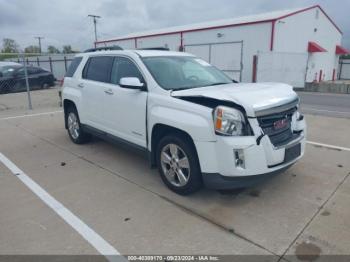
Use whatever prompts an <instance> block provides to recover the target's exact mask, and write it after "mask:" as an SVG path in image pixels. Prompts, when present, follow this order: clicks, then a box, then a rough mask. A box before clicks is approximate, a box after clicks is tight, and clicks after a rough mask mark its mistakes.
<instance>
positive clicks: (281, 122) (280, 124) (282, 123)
mask: <svg viewBox="0 0 350 262" xmlns="http://www.w3.org/2000/svg"><path fill="white" fill-rule="evenodd" d="M287 125H288V119H287V118H283V119H281V120H278V121H276V122H274V123H273V128H274V129H275V130H278V129H282V128H285V127H286V126H287Z"/></svg>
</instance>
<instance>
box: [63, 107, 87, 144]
mask: <svg viewBox="0 0 350 262" xmlns="http://www.w3.org/2000/svg"><path fill="white" fill-rule="evenodd" d="M70 115H72V116H73V115H74V116H75V118H76V120H77V127H78V132H77V136H76V135H75V134H73V131H71V130H70V128H69V116H70ZM65 118H66V119H65V121H66V123H67V132H68V135H69V137H70V139H71V140H72V141H73V143H75V144H85V143H87V142H89V141H90V140H91V135H90V134H88V133H86V132H84V130H83V128H82V125H81V123H80V119H79V114H78V112H77V109H76V108H75V107H74V106H70V107H68V108H67V110H66V112H65Z"/></svg>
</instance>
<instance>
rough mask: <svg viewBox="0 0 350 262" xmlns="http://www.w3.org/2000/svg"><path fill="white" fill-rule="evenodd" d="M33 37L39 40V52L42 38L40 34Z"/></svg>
mask: <svg viewBox="0 0 350 262" xmlns="http://www.w3.org/2000/svg"><path fill="white" fill-rule="evenodd" d="M34 38H36V39H38V40H39V53H40V54H41V39H44V37H42V36H35V37H34Z"/></svg>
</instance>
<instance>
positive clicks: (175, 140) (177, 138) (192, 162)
mask: <svg viewBox="0 0 350 262" xmlns="http://www.w3.org/2000/svg"><path fill="white" fill-rule="evenodd" d="M172 144H174V145H176V146H178V147H179V148H180V149H181V150H182V151H183V153H185V156H187V159H188V164H189V167H190V168H189V170H190V171H189V176H188V181H187V183H186V184H185V185H184V186H180V185H174V184H173V183H171V182H170V181H169V180H168V179H167V177H166V175H165V172H164V170H163V166H162V163H161V162H162V160H161V153H162V151H163V149H165V148H166V147H167V146H169V145H172ZM156 161H157V166H158V171H159V173H160V176H161V178H162V180H163V182H164V184H165V185H166V186H167V187H168V188H169V189H170V190H172V191H173V192H175V193H177V194H179V195H189V194H192V193H194V192H196V191H198V190H199V189H200V188H201V187H202V184H203V183H202V173H201V170H200V166H199V161H198V156H197V153H196V149H195V147H194V145H193V143H192V141H191V140H190V139H189V138H187V137H186V136H184V135H181V134H171V135H167V136H164V137H163V138H161V139H160V141H159V143H158V145H157V149H156ZM169 167H170V165H169ZM175 174H176V173H175Z"/></svg>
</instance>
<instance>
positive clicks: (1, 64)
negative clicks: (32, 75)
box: [0, 61, 21, 70]
mask: <svg viewBox="0 0 350 262" xmlns="http://www.w3.org/2000/svg"><path fill="white" fill-rule="evenodd" d="M20 65H21V64H20V63H16V62H5V61H0V70H1V68H2V67H4V66H20Z"/></svg>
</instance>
